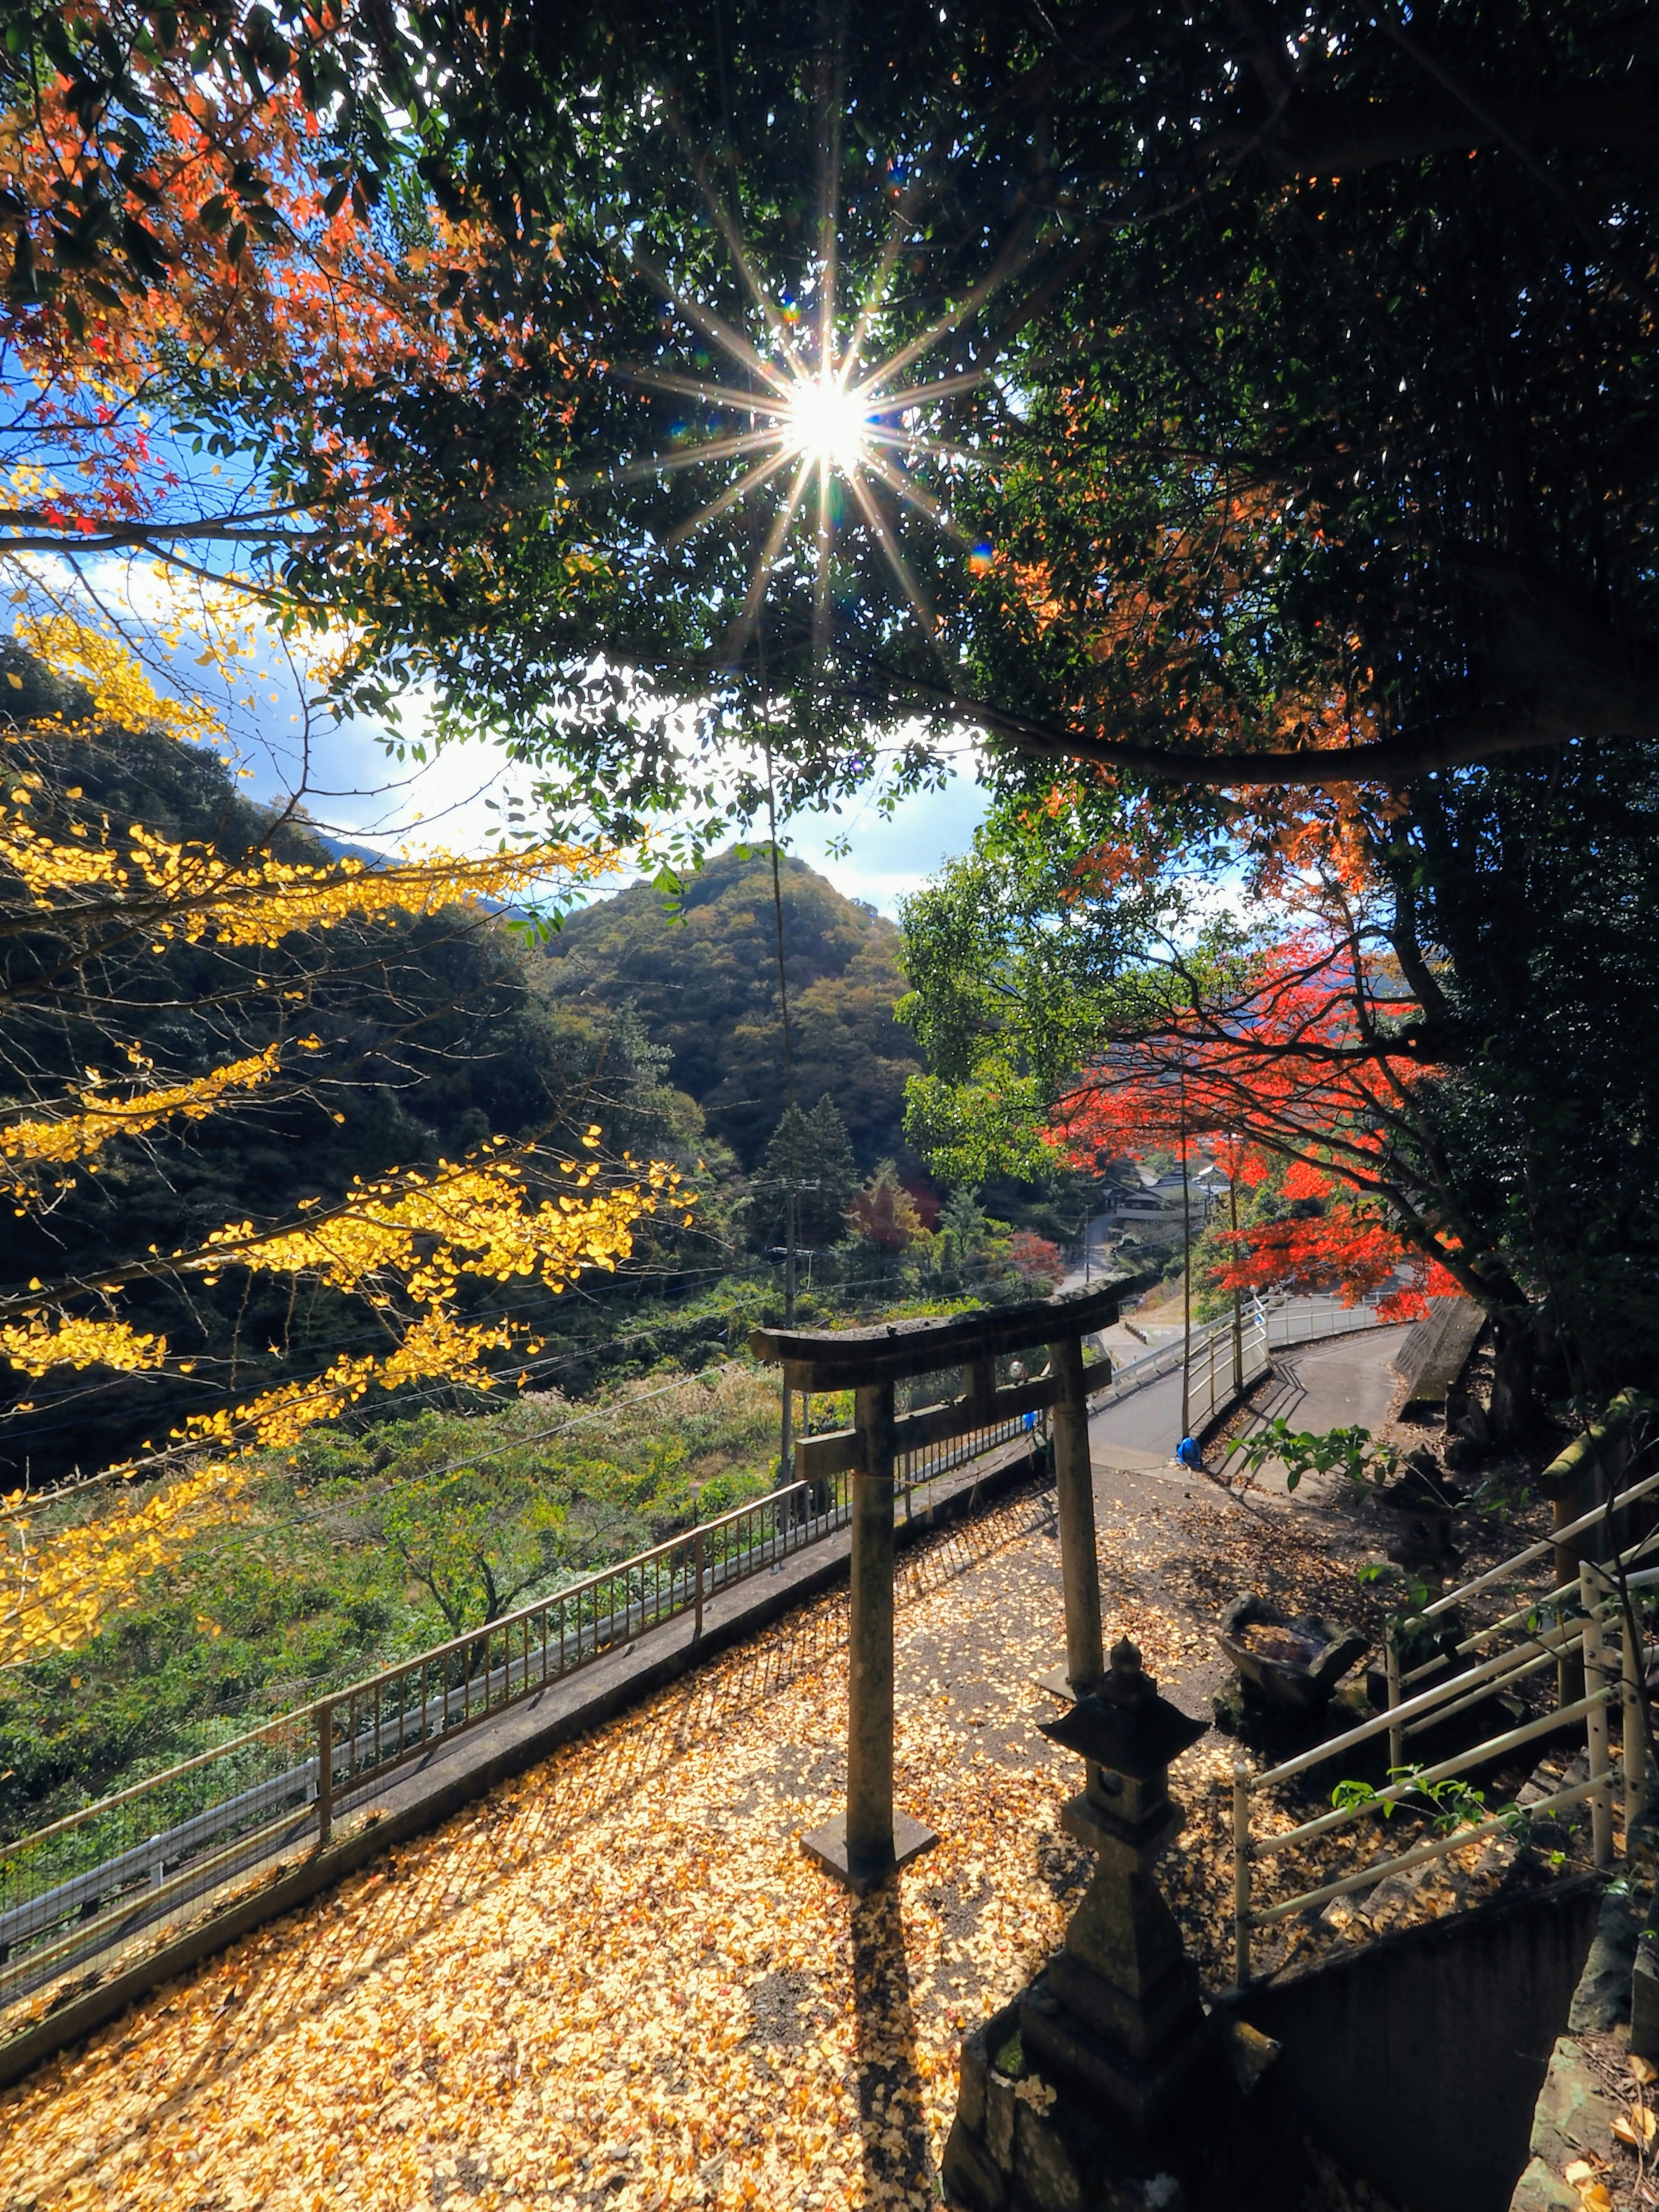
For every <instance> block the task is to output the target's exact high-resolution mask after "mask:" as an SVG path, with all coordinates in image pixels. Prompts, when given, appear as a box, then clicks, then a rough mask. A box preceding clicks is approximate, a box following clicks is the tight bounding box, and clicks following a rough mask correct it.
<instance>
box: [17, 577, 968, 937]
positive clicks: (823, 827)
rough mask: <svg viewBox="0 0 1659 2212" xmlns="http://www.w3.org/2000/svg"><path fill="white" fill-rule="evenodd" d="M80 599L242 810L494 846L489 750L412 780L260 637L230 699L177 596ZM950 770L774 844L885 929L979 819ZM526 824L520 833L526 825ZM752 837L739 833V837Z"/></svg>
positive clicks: (497, 799) (496, 798)
mask: <svg viewBox="0 0 1659 2212" xmlns="http://www.w3.org/2000/svg"><path fill="white" fill-rule="evenodd" d="M88 587H89V588H90V589H91V591H92V592H94V595H95V597H96V599H97V602H98V611H99V612H100V615H101V617H103V618H104V619H106V620H112V621H114V622H115V623H117V624H118V626H119V627H120V628H121V629H123V630H125V632H126V633H127V635H129V637H131V638H134V639H135V640H136V639H137V637H138V636H139V635H141V634H146V635H147V636H148V640H149V649H148V651H147V653H146V658H147V659H148V660H149V665H150V667H151V670H152V672H153V674H155V675H156V676H161V677H163V678H164V680H166V681H167V682H170V683H171V684H173V687H174V688H176V689H177V690H179V691H181V692H198V693H200V694H201V696H205V697H206V698H208V699H210V700H211V701H213V702H215V703H216V705H217V706H219V708H220V709H221V711H222V714H223V715H224V719H225V723H226V729H227V734H228V744H229V749H230V750H231V751H232V752H233V753H234V756H235V757H236V758H237V760H238V761H239V762H240V765H241V768H242V770H243V774H244V776H245V781H244V784H243V788H244V790H245V791H246V793H248V795H249V796H251V797H254V798H257V799H263V800H267V801H275V800H280V799H283V798H284V797H286V796H288V795H289V794H290V793H294V792H295V791H296V790H302V792H303V796H304V800H305V804H306V806H307V811H308V812H309V813H310V814H311V816H312V817H313V819H314V820H315V822H316V823H317V824H318V826H319V828H320V829H323V830H324V831H325V833H326V834H329V835H331V836H336V837H338V838H341V839H343V840H347V841H349V842H361V843H363V844H367V845H370V846H373V847H375V848H379V849H380V850H383V851H386V852H388V853H393V852H397V851H399V850H401V849H403V848H405V847H407V848H412V849H416V850H418V849H420V848H423V847H429V846H434V845H441V846H443V847H446V848H449V849H450V850H459V851H463V852H466V851H472V852H477V851H483V850H485V849H487V848H489V847H492V846H493V845H495V842H497V840H498V838H499V836H500V832H501V822H502V812H501V811H499V810H501V809H502V808H503V806H504V802H505V801H506V799H507V797H508V795H509V794H510V793H511V792H512V791H513V787H514V785H515V782H516V784H517V787H518V788H519V790H520V791H522V790H523V789H524V788H525V786H526V778H525V776H524V775H523V772H522V771H520V772H519V773H518V775H516V777H515V775H514V772H513V770H512V769H511V768H510V766H509V765H508V764H507V763H505V762H504V761H503V759H502V757H501V754H500V753H499V752H498V751H497V750H495V748H494V747H492V746H490V745H489V744H482V743H469V744H457V745H453V746H449V747H446V748H445V749H443V750H441V751H440V752H438V753H437V754H436V756H435V758H434V759H433V760H431V761H430V762H428V763H426V764H425V765H424V766H421V765H418V764H416V763H412V762H404V763H398V762H397V761H396V760H395V759H394V758H393V757H392V756H391V755H389V753H388V751H387V750H386V744H385V732H384V730H383V729H382V728H380V726H376V725H374V724H371V723H368V722H365V721H361V720H359V721H356V722H346V723H337V722H336V721H335V720H333V719H332V717H331V716H328V715H326V714H320V713H313V714H311V715H310V716H309V717H307V714H306V712H305V710H304V708H303V693H304V691H305V690H315V688H316V686H315V684H314V682H313V683H312V684H305V683H304V682H303V680H302V679H303V678H304V676H305V673H306V671H304V669H303V668H302V666H301V665H298V664H296V663H295V661H294V660H293V659H291V658H290V657H289V654H288V653H287V651H286V649H285V648H284V647H283V645H282V643H281V642H280V641H279V640H277V639H276V638H274V637H271V636H269V635H263V634H256V635H254V637H253V639H252V646H253V650H252V654H251V657H250V658H249V659H247V660H246V663H245V664H244V665H243V667H242V671H241V674H240V678H238V680H237V682H236V683H235V684H234V685H227V684H226V683H225V681H224V680H223V679H222V677H221V676H220V674H219V672H218V671H216V670H215V669H212V668H207V669H205V670H204V666H203V665H202V664H201V663H200V662H199V661H198V659H197V653H198V651H199V648H200V647H201V645H202V642H203V639H204V635H206V628H205V622H204V617H202V616H201V615H200V614H199V612H197V611H195V610H193V609H192V608H191V606H190V605H189V595H188V587H186V597H185V600H184V601H182V602H181V600H180V599H179V597H178V596H177V593H176V592H175V589H174V587H173V586H168V585H166V584H163V583H161V582H159V581H158V580H156V579H155V571H154V569H153V568H149V566H148V565H147V564H143V563H139V562H132V563H124V562H115V561H107V562H98V563H95V564H94V565H93V566H92V567H91V568H89V570H88V572H86V574H85V575H84V579H83V584H82V588H88ZM55 588H56V591H57V592H58V593H59V594H62V595H63V596H64V597H70V598H78V597H79V596H80V592H79V591H78V590H77V589H76V586H75V585H74V584H73V583H72V581H71V580H70V576H69V574H67V572H63V573H60V574H58V575H57V576H56V579H55ZM88 611H91V610H88ZM192 616H193V617H194V618H193V619H192ZM167 617H173V618H174V619H179V618H183V619H184V621H185V635H184V636H183V638H182V639H181V640H180V641H179V644H178V646H177V647H176V648H175V649H173V650H172V651H169V650H168V648H167V646H166V645H165V644H164V643H163V642H162V641H161V638H160V636H159V635H158V634H157V626H158V625H159V624H160V623H161V622H162V621H163V620H164V619H166V618H167ZM427 720H428V716H427V710H426V705H425V702H424V701H423V700H422V698H420V697H419V696H411V697H410V698H408V699H407V700H406V701H405V702H404V713H403V718H402V727H403V731H404V735H405V736H407V737H409V738H419V737H420V736H421V735H422V732H424V731H425V729H426V726H427ZM960 757H961V765H962V772H961V773H960V774H957V775H954V776H953V777H952V778H951V781H950V782H949V783H948V784H947V785H946V787H945V789H944V790H943V791H939V792H919V793H915V794H914V795H913V796H911V797H909V798H908V799H903V800H902V801H900V802H899V803H898V804H897V805H896V807H895V809H894V811H893V812H892V813H891V814H890V815H886V814H884V813H883V812H882V811H881V808H880V805H879V803H878V798H879V794H878V791H877V790H875V789H874V788H872V789H871V790H870V791H869V792H867V793H865V794H863V795H862V796H861V797H860V798H859V799H854V800H849V801H844V802H843V804H842V811H841V812H840V813H839V814H837V813H836V812H834V811H829V812H825V813H822V814H805V815H801V816H798V817H796V818H795V819H793V821H789V822H787V823H783V824H781V834H782V836H783V838H784V841H785V842H786V844H787V847H788V848H789V849H790V850H791V851H792V852H793V853H794V854H797V855H798V856H799V858H800V859H801V860H805V861H806V862H807V864H808V865H809V866H811V867H814V868H817V870H818V871H819V872H821V873H822V874H823V875H825V876H827V877H828V878H829V881H830V882H831V883H833V884H835V885H836V888H837V889H838V890H841V891H842V892H844V893H845V894H846V895H847V896H848V897H852V898H860V899H865V900H867V901H868V902H870V904H871V905H872V906H874V907H875V908H877V909H878V911H879V912H880V913H882V914H884V915H890V916H894V915H896V910H897V906H898V902H899V901H900V899H902V897H903V896H905V895H906V894H907V893H908V892H911V891H914V890H916V889H917V888H918V887H919V886H920V885H921V884H922V883H923V882H924V881H925V880H926V879H927V877H928V876H929V875H931V874H932V873H933V872H934V871H935V870H936V869H937V868H938V867H939V865H940V863H941V862H942V861H944V860H946V859H948V858H950V857H951V856H953V855H955V854H959V853H962V852H964V851H965V850H966V849H967V848H968V845H969V842H970V841H971V839H972V836H973V833H974V830H975V827H976V825H977V824H978V823H979V822H980V821H981V819H982V818H983V816H984V813H985V793H983V791H982V790H981V787H980V786H979V785H978V783H977V782H976V781H975V775H974V754H973V752H972V750H970V749H969V748H966V747H964V748H963V751H962V754H961V756H960ZM526 818H527V819H528V820H529V821H530V822H532V823H533V820H534V817H533V815H531V816H528V817H526ZM659 826H660V827H662V828H663V829H669V828H671V826H672V825H671V823H662V824H661V825H659ZM759 829H763V824H755V825H752V826H751V829H750V832H749V834H750V835H751V836H752V835H754V834H756V832H757V830H759ZM841 842H845V843H846V844H847V846H848V848H849V849H848V851H847V852H846V853H845V854H842V853H840V852H836V854H833V855H832V854H830V852H829V849H828V848H829V847H830V846H831V845H832V844H834V845H839V844H840V843H841Z"/></svg>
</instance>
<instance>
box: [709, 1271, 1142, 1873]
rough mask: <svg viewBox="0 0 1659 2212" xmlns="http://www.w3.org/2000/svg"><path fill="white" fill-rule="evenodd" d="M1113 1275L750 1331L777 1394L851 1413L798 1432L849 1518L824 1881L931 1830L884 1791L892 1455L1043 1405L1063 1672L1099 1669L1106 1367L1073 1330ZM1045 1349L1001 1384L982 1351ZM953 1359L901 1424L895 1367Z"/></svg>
mask: <svg viewBox="0 0 1659 2212" xmlns="http://www.w3.org/2000/svg"><path fill="white" fill-rule="evenodd" d="M1123 1289H1124V1285H1122V1284H1121V1283H1109V1284H1105V1285H1102V1286H1101V1287H1100V1288H1099V1289H1097V1290H1095V1291H1090V1292H1087V1293H1085V1295H1083V1296H1082V1297H1078V1296H1072V1297H1055V1298H1042V1299H1034V1300H1032V1301H1031V1302H1030V1304H1025V1305H1019V1306H1005V1307H1001V1308H1000V1309H999V1308H993V1309H988V1310H981V1311H979V1312H977V1313H969V1314H963V1315H953V1316H950V1317H948V1318H946V1319H945V1320H941V1321H922V1322H890V1323H888V1324H886V1325H885V1326H883V1327H878V1328H861V1329H842V1330H835V1331H830V1330H797V1329H787V1330H785V1329H756V1330H755V1331H754V1332H753V1333H752V1334H751V1335H750V1340H749V1341H750V1349H751V1350H752V1351H753V1352H755V1354H756V1356H757V1358H762V1359H766V1360H771V1361H776V1362H780V1363H781V1364H782V1367H783V1383H784V1388H785V1389H786V1390H800V1391H804V1392H811V1393H812V1394H814V1395H817V1394H818V1393H821V1392H824V1391H831V1390H846V1389H851V1390H852V1392H853V1393H854V1425H853V1427H852V1428H851V1429H850V1430H842V1431H839V1432H838V1433H837V1434H836V1435H833V1436H829V1437H805V1438H802V1439H801V1440H800V1441H799V1443H798V1444H797V1446H796V1453H795V1466H796V1472H797V1474H798V1475H799V1477H800V1479H801V1480H803V1481H816V1480H823V1478H824V1477H826V1476H828V1475H830V1474H839V1473H842V1472H843V1471H845V1472H846V1473H847V1474H848V1477H849V1480H848V1491H849V1498H848V1518H849V1522H850V1526H851V1553H852V1556H851V1573H852V1605H851V1614H852V1619H851V1631H850V1638H849V1643H850V1650H849V1654H848V1662H849V1663H848V1729H847V1810H846V1812H845V1814H842V1815H840V1816H838V1817H837V1818H836V1819H835V1820H829V1821H826V1822H825V1824H824V1825H823V1826H822V1827H820V1828H816V1829H814V1830H812V1831H811V1833H810V1834H807V1835H805V1836H803V1838H801V1843H802V1847H803V1848H804V1849H805V1850H806V1851H807V1852H808V1853H809V1855H810V1856H811V1857H813V1858H815V1859H817V1861H818V1863H820V1864H821V1865H822V1866H823V1868H824V1869H826V1871H828V1872H829V1873H831V1874H833V1875H835V1876H836V1878H837V1880H839V1881H844V1882H846V1883H847V1884H848V1887H850V1888H852V1889H853V1890H854V1891H856V1892H857V1893H860V1894H862V1893H864V1892H865V1891H866V1890H867V1889H870V1888H872V1887H874V1886H875V1884H876V1883H878V1882H879V1881H884V1880H885V1879H887V1878H888V1877H889V1876H890V1875H892V1874H894V1873H896V1871H897V1870H898V1869H900V1868H901V1867H903V1866H907V1865H908V1863H909V1862H910V1861H911V1860H912V1859H914V1858H915V1857H919V1856H920V1855H921V1852H923V1851H925V1850H927V1849H928V1848H929V1847H930V1845H932V1844H933V1843H935V1842H937V1840H938V1838H936V1837H935V1836H934V1835H933V1832H932V1831H931V1830H929V1829H927V1828H925V1827H924V1826H922V1825H921V1822H920V1821H919V1820H913V1819H911V1818H910V1816H909V1815H908V1814H904V1813H902V1812H899V1811H897V1810H896V1808H895V1807H894V1803H893V1723H894V1699H893V1549H894V1528H893V1495H894V1471H895V1465H896V1459H897V1455H898V1454H899V1453H900V1452H901V1451H905V1450H916V1449H921V1447H922V1446H924V1445H927V1444H930V1443H941V1442H944V1441H945V1440H946V1439H948V1438H950V1437H960V1436H966V1435H969V1434H970V1433H971V1432H972V1431H975V1429H980V1428H989V1427H992V1426H994V1425H999V1424H1000V1423H1002V1422H1005V1421H1006V1420H1008V1419H1012V1418H1013V1417H1015V1416H1018V1415H1020V1414H1024V1413H1030V1412H1035V1411H1036V1410H1037V1409H1038V1408H1039V1407H1054V1433H1055V1465H1056V1477H1057V1480H1058V1483H1059V1486H1060V1547H1061V1571H1062V1579H1063V1582H1064V1587H1065V1595H1066V1672H1067V1674H1068V1675H1069V1676H1070V1677H1071V1679H1072V1680H1073V1682H1074V1683H1075V1684H1076V1685H1077V1686H1078V1688H1079V1691H1081V1690H1084V1689H1086V1688H1087V1687H1090V1686H1093V1685H1094V1684H1095V1683H1097V1682H1098V1681H1099V1680H1101V1677H1102V1674H1103V1666H1102V1660H1101V1637H1100V1573H1099V1566H1098V1563H1097V1559H1096V1555H1095V1525H1094V1494H1093V1489H1092V1479H1091V1473H1090V1468H1089V1439H1088V1402H1087V1401H1088V1393H1089V1391H1090V1389H1091V1388H1092V1389H1098V1388H1099V1387H1100V1386H1101V1385H1102V1383H1104V1382H1105V1381H1106V1380H1108V1379H1109V1375H1110V1369H1109V1366H1108V1367H1105V1368H1104V1369H1102V1368H1101V1367H1097V1368H1096V1369H1094V1370H1092V1371H1091V1370H1088V1369H1085V1365H1084V1363H1083V1351H1082V1342H1081V1340H1082V1338H1083V1337H1084V1336H1085V1335H1087V1334H1090V1333H1091V1331H1092V1330H1094V1329H1097V1328H1103V1327H1104V1326H1105V1325H1106V1324H1107V1323H1109V1322H1111V1321H1113V1320H1115V1318H1116V1315H1117V1304H1118V1300H1119V1298H1120V1297H1121V1295H1122V1292H1123ZM1038 1346H1047V1347H1048V1358H1049V1368H1050V1372H1049V1373H1048V1375H1046V1376H1042V1377H1041V1378H1039V1380H1038V1381H1036V1382H1035V1383H1030V1382H1027V1383H1015V1384H1013V1385H1012V1386H1009V1387H1007V1388H1005V1389H1000V1390H999V1389H997V1388H996V1387H995V1379H994V1378H995V1366H994V1363H995V1361H996V1360H997V1359H998V1358H1000V1357H1003V1356H1005V1355H1007V1354H1011V1353H1013V1352H1024V1351H1030V1350H1033V1349H1035V1348H1036V1347H1038ZM957 1368H960V1369H962V1370H963V1371H964V1373H965V1376H966V1379H967V1385H968V1387H967V1389H966V1390H965V1391H964V1393H963V1395H962V1396H960V1397H958V1398H957V1399H955V1400H953V1401H951V1403H950V1404H949V1405H946V1406H944V1407H930V1408H929V1409H928V1410H927V1411H926V1412H925V1413H915V1414H911V1415H910V1416H908V1418H907V1419H904V1420H902V1421H899V1420H897V1419H896V1418H895V1407H894V1391H895V1386H896V1383H899V1382H900V1381H901V1380H903V1379H905V1378H907V1377H911V1376H920V1375H930V1374H937V1373H939V1372H941V1371H945V1370H952V1369H957Z"/></svg>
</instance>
